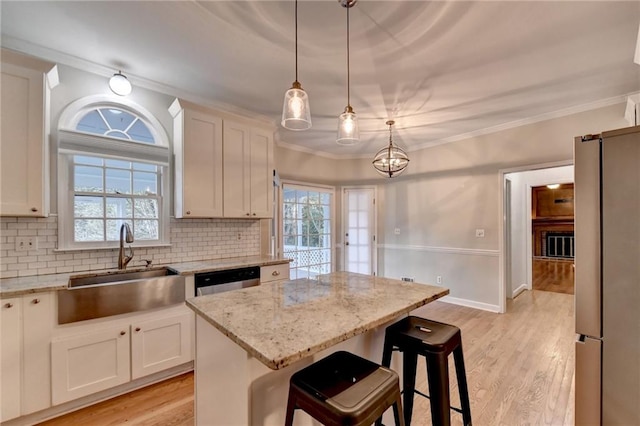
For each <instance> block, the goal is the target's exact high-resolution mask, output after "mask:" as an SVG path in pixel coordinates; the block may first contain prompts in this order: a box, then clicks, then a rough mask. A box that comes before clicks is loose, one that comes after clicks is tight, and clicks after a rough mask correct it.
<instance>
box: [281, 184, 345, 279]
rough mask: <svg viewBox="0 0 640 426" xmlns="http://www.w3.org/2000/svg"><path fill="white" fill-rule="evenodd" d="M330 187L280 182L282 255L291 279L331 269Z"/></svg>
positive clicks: (326, 271) (331, 196) (313, 275)
mask: <svg viewBox="0 0 640 426" xmlns="http://www.w3.org/2000/svg"><path fill="white" fill-rule="evenodd" d="M332 200H333V190H330V189H325V188H316V187H307V186H301V185H293V184H284V185H283V206H282V218H283V220H282V222H283V246H284V256H285V257H288V258H291V259H293V262H291V279H295V278H313V277H315V276H316V275H318V274H327V273H329V272H331V271H332V269H333V267H332V257H333V256H332V250H331V240H332V238H331V229H332V226H333V223H332V210H333V208H332Z"/></svg>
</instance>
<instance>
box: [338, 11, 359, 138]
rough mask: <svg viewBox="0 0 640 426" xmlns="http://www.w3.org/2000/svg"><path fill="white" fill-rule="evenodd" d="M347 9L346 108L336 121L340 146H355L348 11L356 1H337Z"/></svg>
mask: <svg viewBox="0 0 640 426" xmlns="http://www.w3.org/2000/svg"><path fill="white" fill-rule="evenodd" d="M338 1H339V2H340V4H341V5H342V7H344V8H346V9H347V106H346V107H345V109H344V112H343V113H342V114H340V118H339V119H338V139H337V140H336V142H337V143H338V144H340V145H355V144H357V143H358V142H360V132H359V130H358V118H357V117H356V113H355V112H353V108H352V107H351V92H350V85H351V74H350V69H349V59H350V58H349V9H351V8H352V7H353V6H355V4H356V2H357V0H338Z"/></svg>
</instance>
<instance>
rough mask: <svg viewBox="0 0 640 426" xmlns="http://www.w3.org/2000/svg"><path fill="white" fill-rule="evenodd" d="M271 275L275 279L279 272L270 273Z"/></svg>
mask: <svg viewBox="0 0 640 426" xmlns="http://www.w3.org/2000/svg"><path fill="white" fill-rule="evenodd" d="M271 275H273V276H274V277H277V276H278V275H280V272H278V271H273V272H272V273H271Z"/></svg>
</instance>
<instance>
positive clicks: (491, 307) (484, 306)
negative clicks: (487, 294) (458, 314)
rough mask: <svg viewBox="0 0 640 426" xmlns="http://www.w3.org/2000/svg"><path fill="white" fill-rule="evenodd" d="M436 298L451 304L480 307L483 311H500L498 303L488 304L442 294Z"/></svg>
mask: <svg viewBox="0 0 640 426" xmlns="http://www.w3.org/2000/svg"><path fill="white" fill-rule="evenodd" d="M438 300H440V301H442V302H446V303H451V304H453V305H460V306H466V307H468V308H474V309H481V310H483V311H489V312H495V313H499V312H500V306H498V305H490V304H488V303H482V302H476V301H473V300H468V299H459V298H457V297H451V296H444V297H443V298H441V299H438Z"/></svg>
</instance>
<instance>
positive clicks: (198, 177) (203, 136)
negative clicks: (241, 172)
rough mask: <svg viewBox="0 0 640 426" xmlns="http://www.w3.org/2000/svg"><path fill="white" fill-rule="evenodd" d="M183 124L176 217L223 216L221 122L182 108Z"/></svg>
mask: <svg viewBox="0 0 640 426" xmlns="http://www.w3.org/2000/svg"><path fill="white" fill-rule="evenodd" d="M183 124H184V129H183V140H182V144H181V151H182V152H180V153H178V150H176V157H177V160H176V167H177V168H178V170H177V171H176V183H177V185H176V194H177V195H176V200H179V201H178V202H176V217H185V218H189V217H194V218H195V217H200V218H207V217H222V214H223V211H222V120H221V119H220V118H219V117H216V116H213V115H210V114H205V113H202V112H198V111H193V110H190V109H185V110H184V122H183ZM181 156H182V157H181Z"/></svg>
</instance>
